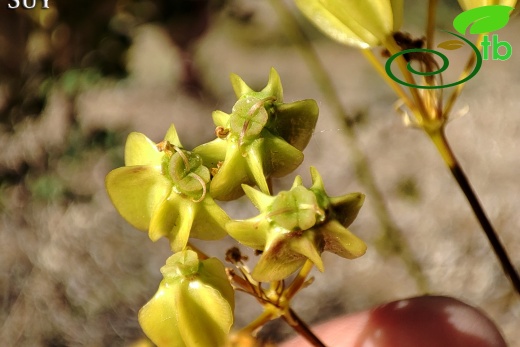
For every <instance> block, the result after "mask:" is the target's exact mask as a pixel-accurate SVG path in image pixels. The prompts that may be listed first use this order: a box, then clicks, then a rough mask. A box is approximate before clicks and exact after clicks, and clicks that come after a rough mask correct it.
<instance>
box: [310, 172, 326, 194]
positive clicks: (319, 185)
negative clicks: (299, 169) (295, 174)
mask: <svg viewBox="0 0 520 347" xmlns="http://www.w3.org/2000/svg"><path fill="white" fill-rule="evenodd" d="M311 180H312V186H311V188H310V189H312V190H314V191H319V192H325V186H324V185H323V179H322V178H321V175H320V173H319V172H318V170H317V169H316V168H315V167H314V166H311Z"/></svg>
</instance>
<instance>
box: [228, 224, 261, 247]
mask: <svg viewBox="0 0 520 347" xmlns="http://www.w3.org/2000/svg"><path fill="white" fill-rule="evenodd" d="M268 227H269V222H268V221H267V219H266V218H265V216H264V215H259V216H257V217H254V218H250V219H247V220H239V221H231V222H229V223H227V224H226V229H227V231H228V233H229V235H230V236H231V237H232V238H234V239H235V240H237V241H238V242H240V243H242V244H244V245H246V246H248V247H251V248H254V249H259V250H262V249H264V247H265V243H266V237H267V231H268Z"/></svg>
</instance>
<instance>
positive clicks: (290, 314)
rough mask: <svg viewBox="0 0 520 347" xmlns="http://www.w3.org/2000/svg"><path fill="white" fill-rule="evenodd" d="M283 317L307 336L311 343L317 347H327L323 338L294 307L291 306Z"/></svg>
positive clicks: (299, 332) (301, 333)
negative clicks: (320, 337) (317, 334)
mask: <svg viewBox="0 0 520 347" xmlns="http://www.w3.org/2000/svg"><path fill="white" fill-rule="evenodd" d="M282 319H283V320H284V321H286V322H287V324H289V325H290V326H291V327H292V328H293V329H294V330H296V331H297V332H298V334H300V335H301V336H303V337H305V339H306V340H307V341H309V343H311V344H312V345H313V346H315V347H326V346H325V344H324V343H323V342H321V340H320V339H319V338H318V337H317V336H316V335H314V333H313V332H312V330H311V329H310V328H309V326H308V325H307V324H305V322H304V321H303V320H301V318H300V317H298V315H297V314H296V312H294V311H293V309H292V308H289V310H288V311H287V313H286V314H284V315H283V316H282Z"/></svg>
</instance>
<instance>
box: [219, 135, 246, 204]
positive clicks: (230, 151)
mask: <svg viewBox="0 0 520 347" xmlns="http://www.w3.org/2000/svg"><path fill="white" fill-rule="evenodd" d="M242 183H246V184H251V183H252V181H251V179H250V178H249V174H248V169H247V163H246V160H245V159H244V157H242V154H241V153H240V149H239V147H238V144H236V143H231V142H230V143H228V148H227V153H226V159H225V160H224V162H223V164H222V166H221V167H220V169H219V171H218V173H217V174H216V175H215V176H214V177H213V179H212V180H211V183H210V194H211V196H212V197H213V199H216V200H224V201H229V200H234V199H236V198H239V197H240V196H242V195H243V194H244V191H243V190H242V187H241V184H242Z"/></svg>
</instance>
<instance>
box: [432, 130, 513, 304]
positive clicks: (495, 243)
mask: <svg viewBox="0 0 520 347" xmlns="http://www.w3.org/2000/svg"><path fill="white" fill-rule="evenodd" d="M428 135H429V136H430V138H431V140H432V141H433V143H434V144H435V147H436V148H437V150H438V151H439V153H440V154H441V156H442V158H443V159H444V162H445V163H446V165H447V166H448V167H449V169H450V171H451V173H452V174H453V177H454V178H455V180H456V181H457V183H458V184H459V187H460V189H461V190H462V192H463V193H464V195H465V196H466V199H467V200H468V202H469V204H470V205H471V208H472V209H473V213H475V216H476V217H477V219H478V221H479V223H480V225H481V226H482V229H483V230H484V233H485V234H486V236H487V238H488V241H489V243H490V244H491V247H492V248H493V251H494V252H495V254H496V256H497V257H498V260H499V261H500V265H502V269H503V270H504V272H505V274H506V276H507V277H509V280H510V281H511V283H512V284H513V287H514V288H515V290H516V292H517V293H518V294H520V276H519V275H518V272H517V271H516V269H515V268H514V266H513V264H512V263H511V260H510V259H509V256H508V255H507V252H506V250H505V248H504V246H503V245H502V243H501V242H500V239H499V238H498V235H497V233H496V231H495V229H494V228H493V226H492V225H491V223H490V221H489V219H488V217H487V216H486V213H485V211H484V209H483V208H482V205H481V204H480V202H479V200H478V197H477V195H476V194H475V192H474V190H473V188H472V187H471V185H470V183H469V180H468V178H467V177H466V174H465V173H464V171H463V170H462V167H461V166H460V164H459V162H458V161H457V158H456V157H455V154H454V153H453V151H452V150H451V147H450V146H449V143H448V141H447V139H446V135H445V133H444V129H439V131H437V132H435V133H428Z"/></svg>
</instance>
